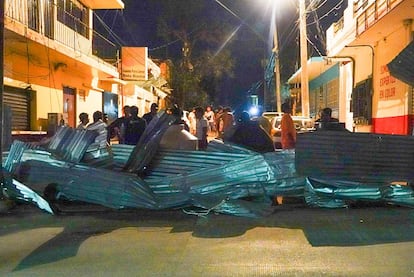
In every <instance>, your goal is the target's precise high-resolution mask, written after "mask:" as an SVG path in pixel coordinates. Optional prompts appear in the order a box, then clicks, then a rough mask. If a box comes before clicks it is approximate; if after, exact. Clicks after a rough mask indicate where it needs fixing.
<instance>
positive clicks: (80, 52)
mask: <svg viewBox="0 0 414 277" xmlns="http://www.w3.org/2000/svg"><path fill="white" fill-rule="evenodd" d="M51 2H52V3H51ZM117 2H119V1H117ZM78 4H79V5H82V4H81V3H80V2H78ZM74 14H75V16H74ZM91 15H92V13H91V12H90V10H89V8H87V7H86V6H80V7H79V8H78V10H77V11H76V13H68V12H67V11H66V10H65V9H64V8H61V7H59V6H58V5H56V4H55V3H53V1H27V0H6V3H5V38H6V40H7V38H11V39H12V41H6V46H7V42H9V43H10V44H11V45H12V46H13V47H17V49H15V52H20V53H24V52H25V49H24V47H26V46H24V43H25V42H26V43H27V42H28V41H30V42H31V43H32V44H33V43H36V44H40V45H39V46H37V47H38V48H39V49H40V48H41V47H43V48H44V47H45V46H46V47H48V48H49V49H50V53H51V54H54V53H55V52H59V53H55V55H56V56H57V57H55V59H58V61H56V62H64V63H68V62H70V61H68V60H70V59H72V60H73V59H74V58H75V57H76V58H78V60H80V61H82V62H84V63H86V64H90V63H91V65H94V64H100V65H101V66H103V67H108V68H111V67H113V66H114V65H115V63H116V61H117V56H118V51H119V48H120V47H119V46H117V45H115V44H114V43H113V42H111V41H109V40H108V39H107V38H105V36H104V35H102V34H100V33H98V32H96V31H95V30H93V29H92V28H90V27H89V22H90V20H89V17H90V16H91ZM18 45H21V47H20V48H22V49H19V47H18ZM33 47H36V46H32V49H34V48H33ZM33 52H35V51H33ZM62 54H63V55H66V57H63V56H62ZM35 55H36V54H35ZM62 59H64V61H62ZM105 63H107V65H105ZM111 71H113V68H111V69H110V70H109V72H111Z"/></svg>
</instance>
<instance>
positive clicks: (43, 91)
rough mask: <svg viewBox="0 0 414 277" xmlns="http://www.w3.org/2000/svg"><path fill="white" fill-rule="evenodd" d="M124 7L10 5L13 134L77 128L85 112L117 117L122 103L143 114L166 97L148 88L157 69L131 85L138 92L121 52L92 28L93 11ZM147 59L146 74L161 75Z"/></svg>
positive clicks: (11, 1) (22, 0)
mask: <svg viewBox="0 0 414 277" xmlns="http://www.w3.org/2000/svg"><path fill="white" fill-rule="evenodd" d="M123 8H124V3H123V2H122V1H121V0H100V1H95V0H6V1H5V11H4V15H5V18H4V26H5V28H4V30H5V31H4V67H3V68H4V70H3V77H4V94H3V95H4V104H5V105H7V106H8V107H9V108H10V109H11V113H12V116H11V121H12V130H13V131H15V132H16V131H39V130H43V131H46V130H48V129H50V126H51V125H52V126H55V125H57V124H61V123H63V122H64V123H65V124H66V125H68V126H71V127H75V126H76V125H77V123H78V115H79V114H80V113H81V112H87V113H89V115H90V117H91V116H92V113H93V112H94V111H96V110H100V111H103V112H104V113H107V114H108V115H109V117H110V119H114V118H116V117H118V116H119V115H120V114H121V110H122V109H121V107H122V106H123V105H137V106H139V107H140V108H141V109H140V113H141V114H143V113H145V112H147V111H148V110H149V105H150V103H151V102H159V101H162V99H164V98H166V97H167V94H161V95H160V93H158V94H157V93H156V90H155V88H154V87H155V86H156V85H154V82H152V83H150V84H149V85H148V86H147V87H142V86H141V84H142V83H145V82H148V80H150V79H151V78H152V79H157V78H156V77H154V76H155V74H152V73H151V72H149V73H148V74H145V76H147V79H142V80H139V82H132V83H133V85H132V86H136V87H137V88H134V89H133V90H132V92H131V90H129V89H128V86H131V82H130V81H129V80H122V76H121V72H122V71H121V69H120V50H121V49H120V48H121V47H120V46H118V45H115V44H114V43H112V42H111V41H109V40H108V39H107V38H105V37H104V36H103V35H101V34H99V33H98V32H96V31H95V30H94V28H93V17H94V14H93V12H94V10H98V9H123ZM147 60H148V64H146V66H145V67H144V68H145V70H150V71H152V72H157V71H159V70H160V67H159V66H158V65H157V64H155V63H153V62H152V61H151V60H150V59H147ZM158 75H159V74H158ZM157 89H160V88H157ZM143 103H144V104H143Z"/></svg>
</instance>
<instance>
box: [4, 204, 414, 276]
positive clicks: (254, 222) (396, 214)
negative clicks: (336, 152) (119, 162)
mask: <svg viewBox="0 0 414 277" xmlns="http://www.w3.org/2000/svg"><path fill="white" fill-rule="evenodd" d="M82 210H83V211H82ZM67 211H68V212H67V213H64V214H62V215H59V216H51V215H49V214H46V213H44V212H42V211H40V210H38V209H37V208H36V207H32V206H27V205H19V206H18V207H16V208H14V209H13V210H10V211H9V212H7V213H0V276H376V277H377V276H387V277H389V276H414V259H413V253H414V209H409V208H403V207H394V206H382V207H378V206H377V207H374V206H364V207H354V208H350V209H338V210H329V209H316V208H309V207H306V206H305V205H299V204H295V205H292V204H284V205H280V206H277V207H276V209H275V211H274V213H273V214H272V215H270V216H268V217H265V218H258V219H252V218H240V217H234V216H227V215H217V214H209V215H207V216H205V217H197V216H194V215H188V214H186V213H185V212H183V211H182V210H174V211H144V210H128V211H111V210H107V209H103V208H97V207H93V206H87V207H86V206H85V207H83V206H75V207H70V209H68V210H67Z"/></svg>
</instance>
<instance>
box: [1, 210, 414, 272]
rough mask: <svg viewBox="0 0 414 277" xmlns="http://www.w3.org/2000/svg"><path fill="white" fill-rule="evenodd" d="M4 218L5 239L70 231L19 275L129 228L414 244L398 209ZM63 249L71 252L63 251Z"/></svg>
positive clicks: (21, 213)
mask: <svg viewBox="0 0 414 277" xmlns="http://www.w3.org/2000/svg"><path fill="white" fill-rule="evenodd" d="M81 210H82V209H81ZM0 219H1V221H2V228H1V229H0V236H4V235H7V234H11V233H14V232H20V231H25V230H30V229H36V228H44V227H61V228H63V229H64V230H63V232H61V233H60V234H58V235H57V236H55V237H54V238H53V239H51V240H49V241H47V242H46V243H44V244H43V245H41V246H39V247H38V248H37V249H35V250H34V251H33V252H32V253H30V254H29V255H28V256H27V257H25V258H24V259H23V260H22V261H21V262H20V263H19V265H18V266H17V267H16V268H15V269H14V271H19V270H23V269H26V268H30V267H33V266H37V265H41V264H47V263H52V262H56V261H59V260H62V259H67V258H70V257H73V256H76V254H77V252H78V249H79V247H80V246H81V245H82V243H83V242H84V241H86V240H87V239H88V238H90V237H92V236H98V235H101V234H106V233H110V232H112V231H114V230H117V229H120V228H126V227H172V230H171V232H173V233H176V232H191V233H192V235H193V236H194V237H202V238H226V237H235V236H241V235H243V234H245V233H246V231H248V230H250V229H253V228H256V227H266V228H288V229H300V230H302V231H303V233H304V235H305V236H306V238H307V239H308V241H309V243H310V244H311V245H312V246H314V247H318V246H345V247H346V246H363V245H373V244H384V243H397V242H409V241H414V220H413V219H414V210H413V209H408V208H403V207H395V206H383V207H375V206H373V207H362V208H361V207H360V208H351V209H338V210H334V209H314V208H309V207H306V206H303V205H293V206H290V205H280V206H277V207H276V210H275V212H274V213H273V214H272V215H270V216H268V217H265V218H254V219H252V218H242V217H235V216H226V215H217V214H209V215H207V216H205V217H197V216H192V215H188V214H185V213H184V212H183V211H181V210H167V211H148V210H122V211H113V210H107V209H104V208H96V207H92V208H90V207H89V211H88V210H85V209H83V210H82V211H79V210H78V211H77V210H76V209H72V210H71V211H69V212H66V213H63V214H61V215H59V216H55V217H53V216H50V215H48V214H45V213H42V212H40V211H37V210H36V209H31V207H23V208H22V207H17V209H15V210H12V211H11V212H10V213H9V214H6V215H4V214H3V215H0ZM59 246H62V247H64V248H65V251H59V249H60V248H61V247H59Z"/></svg>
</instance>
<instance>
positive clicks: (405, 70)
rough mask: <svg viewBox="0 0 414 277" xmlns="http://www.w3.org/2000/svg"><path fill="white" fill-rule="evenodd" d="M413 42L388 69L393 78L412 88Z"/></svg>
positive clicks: (413, 76) (413, 67) (413, 74)
mask: <svg viewBox="0 0 414 277" xmlns="http://www.w3.org/2000/svg"><path fill="white" fill-rule="evenodd" d="M413 64H414V41H412V42H411V43H410V44H408V46H407V47H405V48H404V49H403V50H402V51H401V52H400V53H399V54H398V55H397V56H396V57H395V58H394V59H393V60H392V61H391V62H390V63H389V64H388V69H389V71H390V73H391V75H392V76H394V77H395V78H397V79H399V80H401V81H403V82H405V83H407V84H409V85H410V86H414V66H413Z"/></svg>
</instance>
